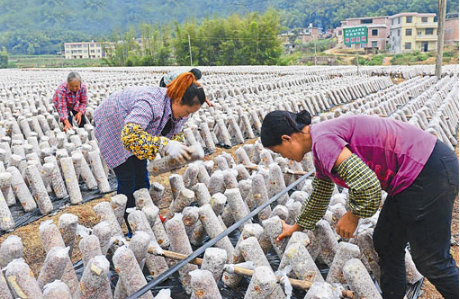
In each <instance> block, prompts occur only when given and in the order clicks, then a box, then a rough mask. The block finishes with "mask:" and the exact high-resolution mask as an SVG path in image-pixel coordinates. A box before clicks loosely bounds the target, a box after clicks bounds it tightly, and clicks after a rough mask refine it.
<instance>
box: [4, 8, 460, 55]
mask: <svg viewBox="0 0 460 299" xmlns="http://www.w3.org/2000/svg"><path fill="white" fill-rule="evenodd" d="M0 7H1V9H0V45H2V46H5V47H6V49H7V50H8V51H9V52H10V53H12V54H26V53H29V54H55V53H57V52H60V51H62V43H63V42H70V41H89V40H91V39H94V40H106V39H107V37H108V36H109V35H110V34H111V33H113V32H125V31H128V30H129V29H130V26H132V27H134V28H136V36H140V35H141V31H142V30H143V29H142V24H144V23H151V22H152V20H155V22H156V23H157V24H168V23H171V22H177V23H178V24H184V22H188V23H193V22H195V23H197V24H201V23H203V24H204V23H205V22H208V24H207V26H211V25H217V26H218V27H219V28H220V29H221V30H223V29H224V28H226V27H236V26H232V25H228V24H216V23H215V22H213V20H215V19H210V18H209V16H214V15H217V16H220V17H222V18H225V17H229V16H231V15H233V14H243V13H249V14H250V13H255V12H259V13H262V12H264V11H266V10H267V9H268V8H269V7H273V8H274V9H275V10H276V11H277V12H279V14H280V22H281V25H282V26H286V27H289V28H296V27H306V26H308V25H309V24H310V23H312V24H313V25H314V26H316V27H323V28H324V29H330V28H333V27H337V26H340V21H342V20H345V19H346V18H351V17H365V16H380V15H392V14H396V13H400V12H409V11H411V12H412V11H417V12H437V1H433V0H405V1H395V0H366V1H360V0H340V1H339V0H298V1H292V0H289V1H286V0H283V1H282V0H267V1H251V0H232V1H227V0H200V1H185V0H173V1H160V0H136V1H126V0H110V1H109V0H73V1H64V0H20V1H19V0H18V1H11V0H0ZM458 8H459V2H458V1H448V2H447V12H458ZM190 20H195V21H190ZM245 25H247V26H248V27H249V28H252V30H256V29H257V26H253V27H251V26H249V25H250V23H248V24H245ZM180 26H181V27H183V26H184V25H180ZM259 26H260V24H259ZM204 28H208V27H204ZM182 29H184V30H186V28H182ZM237 29H239V28H237ZM185 32H187V31H185ZM250 32H251V31H249V32H246V34H248V33H250ZM196 34H197V36H200V35H199V34H203V33H202V32H201V33H200V32H199V31H197V32H196ZM235 35H236V36H238V35H239V34H236V33H235ZM232 36H233V35H232V34H231V35H230V37H232ZM206 42H209V43H212V41H210V40H209V41H208V40H207V41H206ZM240 44H242V43H241V42H237V41H233V40H231V39H229V40H228V46H229V47H231V48H234V47H236V46H237V45H240ZM243 46H244V45H243ZM163 51H164V52H163V53H162V57H163V58H162V59H166V60H167V59H168V58H169V56H170V55H169V54H171V53H167V51H165V50H163ZM193 51H194V52H195V51H197V52H199V49H194V50H193ZM212 54H213V57H215V56H219V54H218V53H212ZM233 54H234V55H236V54H237V53H233ZM192 55H193V53H192ZM267 55H272V54H267ZM125 59H127V57H126V58H125ZM152 59H153V63H154V64H156V63H158V59H159V58H158V57H157V58H152ZM247 59H249V58H247ZM254 59H255V60H257V58H252V59H249V60H251V61H254ZM155 60H156V61H155ZM210 60H214V61H215V59H214V58H212V59H210ZM138 63H143V62H138ZM145 63H147V62H145ZM149 63H152V61H149ZM248 63H249V62H248Z"/></svg>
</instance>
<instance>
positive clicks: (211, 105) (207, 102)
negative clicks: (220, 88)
mask: <svg viewBox="0 0 460 299" xmlns="http://www.w3.org/2000/svg"><path fill="white" fill-rule="evenodd" d="M205 102H206V104H208V106H209V107H214V104H213V103H211V102H210V101H209V99H208V97H206V100H205Z"/></svg>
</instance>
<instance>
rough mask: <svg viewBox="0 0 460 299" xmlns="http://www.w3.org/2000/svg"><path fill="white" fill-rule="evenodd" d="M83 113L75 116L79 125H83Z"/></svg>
mask: <svg viewBox="0 0 460 299" xmlns="http://www.w3.org/2000/svg"><path fill="white" fill-rule="evenodd" d="M82 115H83V114H82V113H81V111H79V112H78V113H77V114H75V120H76V121H77V124H78V125H80V123H81V117H82Z"/></svg>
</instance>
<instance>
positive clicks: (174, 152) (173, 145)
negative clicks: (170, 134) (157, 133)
mask: <svg viewBox="0 0 460 299" xmlns="http://www.w3.org/2000/svg"><path fill="white" fill-rule="evenodd" d="M165 151H166V153H168V155H169V156H171V158H173V159H175V160H177V161H179V163H181V164H184V163H186V162H187V161H188V160H190V158H191V155H192V153H191V152H190V148H188V147H186V146H185V145H184V144H182V143H180V142H178V141H174V140H170V141H168V144H167V145H166V147H165Z"/></svg>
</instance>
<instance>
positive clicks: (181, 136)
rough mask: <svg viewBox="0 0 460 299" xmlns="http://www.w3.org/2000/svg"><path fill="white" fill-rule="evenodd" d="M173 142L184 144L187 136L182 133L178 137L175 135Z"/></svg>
mask: <svg viewBox="0 0 460 299" xmlns="http://www.w3.org/2000/svg"><path fill="white" fill-rule="evenodd" d="M171 140H174V141H179V142H182V143H184V142H185V135H184V133H183V132H180V133H178V134H176V135H174V136H173V137H172V138H171Z"/></svg>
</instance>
